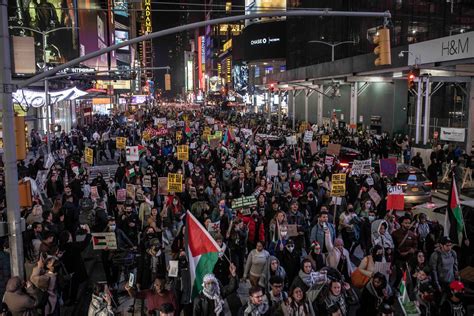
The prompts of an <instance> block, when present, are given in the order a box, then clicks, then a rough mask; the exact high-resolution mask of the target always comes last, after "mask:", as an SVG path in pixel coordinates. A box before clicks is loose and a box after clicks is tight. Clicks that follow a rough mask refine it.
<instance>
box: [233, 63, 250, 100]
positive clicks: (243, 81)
mask: <svg viewBox="0 0 474 316" xmlns="http://www.w3.org/2000/svg"><path fill="white" fill-rule="evenodd" d="M232 84H233V86H234V90H235V91H237V92H239V93H242V92H245V91H247V88H248V84H249V67H248V66H247V65H242V64H240V65H239V64H238V65H234V67H233V69H232Z"/></svg>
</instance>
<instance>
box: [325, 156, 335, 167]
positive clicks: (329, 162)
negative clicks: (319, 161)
mask: <svg viewBox="0 0 474 316" xmlns="http://www.w3.org/2000/svg"><path fill="white" fill-rule="evenodd" d="M324 164H325V165H326V166H332V165H333V164H334V156H326V158H324Z"/></svg>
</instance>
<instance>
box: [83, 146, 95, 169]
mask: <svg viewBox="0 0 474 316" xmlns="http://www.w3.org/2000/svg"><path fill="white" fill-rule="evenodd" d="M84 160H85V161H86V163H88V164H89V165H93V164H94V150H93V149H92V148H89V147H86V149H85V150H84Z"/></svg>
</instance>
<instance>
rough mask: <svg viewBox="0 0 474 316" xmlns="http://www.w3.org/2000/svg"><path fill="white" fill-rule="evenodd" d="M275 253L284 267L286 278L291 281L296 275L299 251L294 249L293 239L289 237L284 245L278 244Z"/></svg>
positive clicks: (298, 265) (298, 264)
mask: <svg viewBox="0 0 474 316" xmlns="http://www.w3.org/2000/svg"><path fill="white" fill-rule="evenodd" d="M275 254H276V257H277V258H278V259H279V260H280V263H281V266H282V267H283V269H285V272H286V279H287V280H288V282H291V280H294V278H296V276H297V275H298V271H299V267H300V256H301V253H300V252H299V251H298V250H296V249H295V243H294V242H293V240H292V239H289V240H288V241H287V243H286V245H283V244H280V247H279V248H277V251H276V252H275Z"/></svg>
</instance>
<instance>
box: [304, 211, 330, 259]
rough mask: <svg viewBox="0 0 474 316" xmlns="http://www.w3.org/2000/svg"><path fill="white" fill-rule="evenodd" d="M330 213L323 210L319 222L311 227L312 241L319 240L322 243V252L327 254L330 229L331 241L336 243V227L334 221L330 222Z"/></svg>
mask: <svg viewBox="0 0 474 316" xmlns="http://www.w3.org/2000/svg"><path fill="white" fill-rule="evenodd" d="M328 220H329V214H328V213H327V212H325V211H321V213H319V216H318V223H317V224H316V225H314V227H313V229H311V235H310V241H311V242H313V241H317V242H318V243H319V245H321V252H322V253H323V254H327V253H328V252H329V248H328V242H326V231H329V234H330V239H331V242H332V243H334V240H335V238H336V229H335V228H334V225H333V224H332V223H329V222H328Z"/></svg>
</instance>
